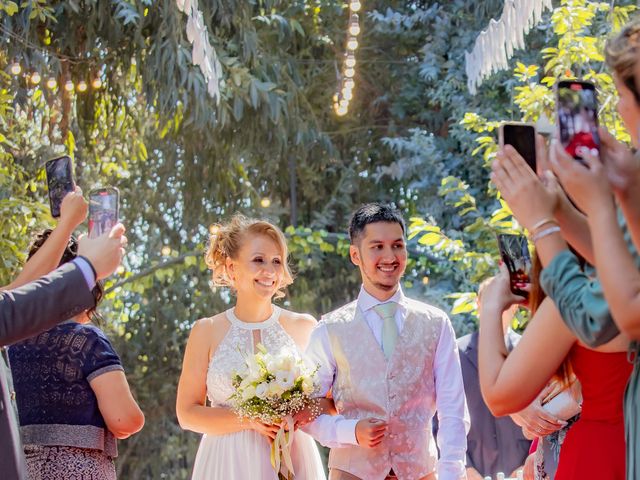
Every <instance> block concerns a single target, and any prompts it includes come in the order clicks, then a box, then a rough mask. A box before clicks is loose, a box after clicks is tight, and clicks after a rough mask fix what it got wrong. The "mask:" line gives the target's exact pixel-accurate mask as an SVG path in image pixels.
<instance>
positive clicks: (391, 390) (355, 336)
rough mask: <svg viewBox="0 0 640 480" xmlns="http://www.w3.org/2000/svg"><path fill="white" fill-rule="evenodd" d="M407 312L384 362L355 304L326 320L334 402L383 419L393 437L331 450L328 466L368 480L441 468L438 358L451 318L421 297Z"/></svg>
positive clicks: (343, 409)
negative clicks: (435, 424) (435, 426)
mask: <svg viewBox="0 0 640 480" xmlns="http://www.w3.org/2000/svg"><path fill="white" fill-rule="evenodd" d="M402 306H403V307H404V308H405V309H406V310H407V315H406V318H405V320H404V326H403V328H402V332H400V336H399V337H398V340H397V343H396V346H395V349H394V351H393V355H392V356H391V358H390V359H389V361H387V360H386V358H385V356H384V354H383V352H382V349H381V347H380V345H379V344H378V342H377V341H376V339H375V337H374V336H373V332H372V331H371V329H370V328H369V326H368V325H367V323H366V322H365V320H364V318H363V316H362V313H361V312H360V311H359V309H357V308H356V302H353V303H350V304H348V305H345V306H344V307H342V308H340V309H338V310H335V311H333V312H331V313H329V314H327V315H325V316H324V317H323V321H324V323H326V325H327V331H328V332H329V340H330V342H331V349H332V351H333V355H334V357H335V360H336V364H337V371H336V378H335V381H334V383H333V390H332V392H333V399H334V402H335V405H336V408H337V410H338V412H339V413H340V414H341V415H344V416H345V417H346V418H353V419H364V418H368V417H376V418H381V419H385V420H386V421H387V422H388V424H389V427H388V430H387V435H386V436H385V439H384V440H383V441H382V443H381V444H380V445H379V446H377V447H375V448H363V447H359V446H348V447H344V448H333V449H332V450H331V453H330V455H329V468H337V469H339V470H343V471H345V472H349V473H351V474H353V475H356V476H357V477H359V478H362V479H366V480H377V479H384V478H385V476H386V474H387V473H388V472H389V470H390V469H391V468H393V471H394V472H395V474H396V475H397V476H398V478H399V479H402V480H410V479H419V478H421V477H423V476H425V475H428V474H429V473H431V472H433V471H434V470H435V465H436V459H437V452H436V446H435V442H434V440H433V435H432V431H431V419H432V418H433V415H434V412H435V382H434V375H433V361H434V357H435V353H436V347H437V345H438V340H439V338H440V332H441V331H442V327H443V323H444V322H445V321H446V318H447V317H446V315H445V314H444V313H443V312H442V311H440V310H438V309H437V308H435V307H431V306H429V305H426V304H424V303H421V302H417V301H415V300H411V299H407V298H405V300H404V301H403V302H402Z"/></svg>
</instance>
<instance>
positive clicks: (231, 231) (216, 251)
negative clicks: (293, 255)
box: [205, 214, 293, 298]
mask: <svg viewBox="0 0 640 480" xmlns="http://www.w3.org/2000/svg"><path fill="white" fill-rule="evenodd" d="M211 232H212V233H211V235H210V237H209V247H208V248H207V252H206V254H205V262H206V263H207V266H208V267H209V268H210V269H211V272H212V275H211V280H212V283H213V285H214V286H217V287H230V288H234V285H233V280H232V279H231V277H230V276H229V272H227V258H231V259H236V258H238V253H239V251H240V248H242V244H243V242H244V240H245V239H246V238H247V237H249V236H252V235H264V236H266V237H269V238H270V239H271V240H273V241H274V242H275V243H276V245H278V248H279V249H280V254H281V255H282V266H283V268H284V276H283V278H282V283H281V284H280V285H279V286H278V290H277V291H276V295H275V296H276V298H282V297H284V289H285V288H286V287H288V286H289V285H291V284H292V283H293V274H292V273H291V270H290V268H289V261H288V260H289V249H288V248H287V240H286V238H285V236H284V234H283V233H282V230H280V229H279V228H278V227H276V226H275V225H272V224H270V223H269V222H265V221H264V220H256V219H254V218H247V217H245V216H244V215H240V214H236V215H234V216H233V218H232V219H231V220H230V221H229V222H227V223H224V224H221V225H214V226H212V228H211Z"/></svg>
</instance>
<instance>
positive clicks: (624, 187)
mask: <svg viewBox="0 0 640 480" xmlns="http://www.w3.org/2000/svg"><path fill="white" fill-rule="evenodd" d="M598 133H599V134H600V143H601V145H602V149H601V152H600V156H601V157H602V164H603V165H604V170H605V171H606V173H607V178H608V179H609V183H610V184H611V187H612V188H613V190H614V191H615V193H616V194H617V195H624V194H626V192H627V191H628V190H629V188H632V187H633V186H635V185H638V184H639V183H640V157H638V155H634V154H633V152H632V151H631V150H630V149H629V147H627V146H626V145H625V144H623V143H622V142H619V141H618V140H616V138H615V137H614V136H613V135H611V134H610V133H609V132H607V130H606V129H605V128H602V127H600V128H599V129H598Z"/></svg>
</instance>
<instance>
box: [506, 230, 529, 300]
mask: <svg viewBox="0 0 640 480" xmlns="http://www.w3.org/2000/svg"><path fill="white" fill-rule="evenodd" d="M498 248H499V249H500V256H501V257H502V261H503V262H504V264H505V265H506V266H507V270H508V271H509V284H510V288H511V292H512V293H513V294H515V295H520V296H521V297H525V298H528V297H529V293H528V292H526V291H525V290H521V289H520V288H518V287H517V284H519V283H531V280H530V274H531V255H530V254H529V245H528V243H527V237H525V236H524V235H509V234H504V233H501V234H499V235H498Z"/></svg>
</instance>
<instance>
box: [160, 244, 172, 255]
mask: <svg viewBox="0 0 640 480" xmlns="http://www.w3.org/2000/svg"><path fill="white" fill-rule="evenodd" d="M160 253H162V256H163V257H168V256H169V255H171V247H170V246H169V245H165V246H164V247H162V250H160Z"/></svg>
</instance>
